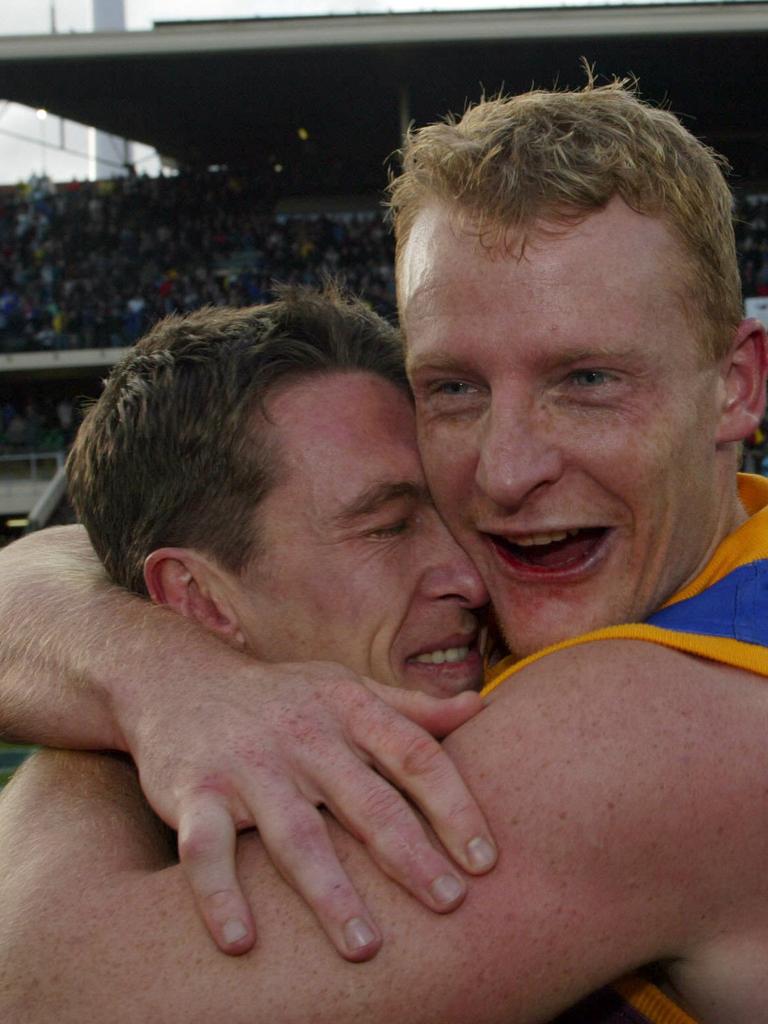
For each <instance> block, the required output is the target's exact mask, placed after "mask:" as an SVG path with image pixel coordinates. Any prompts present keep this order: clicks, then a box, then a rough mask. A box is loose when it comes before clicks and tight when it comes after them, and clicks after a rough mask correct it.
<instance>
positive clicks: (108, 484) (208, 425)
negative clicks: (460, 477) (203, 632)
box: [68, 286, 407, 594]
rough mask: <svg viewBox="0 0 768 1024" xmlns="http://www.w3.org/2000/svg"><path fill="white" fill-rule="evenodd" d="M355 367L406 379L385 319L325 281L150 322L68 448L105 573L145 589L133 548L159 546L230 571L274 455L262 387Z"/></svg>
mask: <svg viewBox="0 0 768 1024" xmlns="http://www.w3.org/2000/svg"><path fill="white" fill-rule="evenodd" d="M352 371H362V372H370V373H374V374H377V375H378V376H381V377H383V378H385V379H386V380H389V381H391V382H392V383H394V384H395V385H397V386H398V387H401V388H403V389H407V382H406V378H405V372H404V369H403V360H402V349H401V345H400V338H399V334H398V333H397V331H396V330H395V328H394V327H392V326H391V325H389V324H388V323H387V322H386V321H385V320H383V319H382V318H381V317H379V316H378V315H377V314H375V313H373V312H372V311H371V310H370V309H369V308H368V307H367V306H365V305H364V304H363V303H362V302H360V301H358V300H357V299H353V298H351V297H349V296H345V295H342V294H341V293H340V292H339V291H338V289H336V288H335V287H333V286H328V287H327V288H326V289H325V291H324V292H323V293H318V292H313V291H310V290H308V289H296V288H293V289H285V290H283V292H282V293H281V295H280V297H279V299H278V301H276V302H273V303H271V304H270V305H267V306H254V307H249V308H245V309H232V308H218V307H211V308H207V309H202V310H198V311H197V312H194V313H190V314H189V315H187V316H171V317H168V318H166V319H165V320H162V321H160V322H159V323H158V324H157V325H156V326H155V327H153V328H152V330H151V331H150V332H149V333H148V334H147V335H146V336H145V337H144V338H143V339H141V340H140V341H139V342H138V343H137V345H136V346H135V348H133V349H132V350H131V352H130V353H129V354H128V355H127V356H126V358H125V359H123V361H122V362H121V363H119V364H118V365H117V366H116V367H115V368H114V370H113V371H112V373H111V374H110V376H109V378H108V380H107V381H106V384H105V388H104V392H103V394H102V395H101V397H100V398H99V400H98V401H97V402H96V403H95V404H94V405H93V406H92V407H91V409H90V410H89V411H88V413H87V415H86V416H85V419H84V421H83V424H82V426H81V427H80V430H79V432H78V435H77V438H76V440H75V444H74V446H73V449H72V452H71V454H70V457H69V461H68V473H69V484H70V493H71V496H72V500H73V503H74V505H75V508H76V510H77V513H78V515H79V517H80V520H81V521H82V522H83V524H84V525H85V527H86V529H87V531H88V535H89V537H90V539H91V543H92V544H93V546H94V548H95V550H96V553H97V554H98V556H99V558H100V559H101V561H102V562H103V564H104V566H105V568H106V570H107V572H108V573H109V576H110V577H111V578H112V580H113V581H114V582H116V583H119V584H121V585H123V586H125V587H127V588H128V589H129V590H132V591H135V592H136V593H139V594H146V593H147V590H146V586H145V583H144V574H143V566H144V560H145V559H146V557H147V555H148V554H149V553H150V552H151V551H153V550H155V549H156V548H159V547H165V546H173V547H192V548H196V549H197V550H199V551H203V552H205V553H207V554H209V555H211V556H213V557H214V558H215V559H216V560H217V561H218V563H219V564H220V565H221V566H222V567H224V568H226V569H228V570H230V571H233V572H239V571H241V570H242V569H243V568H244V567H245V566H246V564H247V563H248V561H249V560H250V558H251V557H252V556H253V555H254V554H255V553H256V551H257V542H258V528H257V526H258V523H257V506H258V504H259V502H260V501H261V500H262V499H263V498H264V497H265V495H266V494H267V492H268V491H269V488H270V487H271V485H272V483H273V481H274V479H275V475H276V473H277V472H278V469H279V458H278V456H277V449H276V444H275V439H274V435H273V432H272V429H271V427H270V425H269V422H268V419H267V418H266V417H265V415H264V410H263V403H264V400H265V398H266V397H267V395H268V394H269V393H270V392H271V391H272V389H274V388H275V387H277V386H278V385H283V384H289V383H290V382H292V381H294V380H296V379H298V378H303V377H306V376H307V375H315V374H317V375H319V374H328V373H334V372H352Z"/></svg>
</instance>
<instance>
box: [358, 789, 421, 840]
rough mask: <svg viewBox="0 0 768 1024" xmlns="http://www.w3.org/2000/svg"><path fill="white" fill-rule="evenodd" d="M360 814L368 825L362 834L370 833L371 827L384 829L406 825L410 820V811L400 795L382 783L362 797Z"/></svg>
mask: <svg viewBox="0 0 768 1024" xmlns="http://www.w3.org/2000/svg"><path fill="white" fill-rule="evenodd" d="M360 814H361V816H362V817H363V819H364V821H365V822H367V823H368V827H367V828H364V830H363V832H364V834H370V831H371V828H375V829H377V830H378V829H385V828H391V827H393V826H397V827H399V828H400V829H402V828H404V827H406V826H407V825H408V823H409V821H410V820H411V813H410V811H409V810H408V807H407V805H406V803H405V801H404V800H403V798H402V797H401V796H400V794H399V793H398V792H397V791H396V790H394V789H392V788H391V787H390V786H388V785H386V784H384V785H382V786H376V787H375V788H374V789H371V790H370V791H369V792H368V793H367V794H366V795H365V796H364V798H363V800H362V803H361V805H360Z"/></svg>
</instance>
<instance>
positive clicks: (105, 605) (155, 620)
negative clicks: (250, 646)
mask: <svg viewBox="0 0 768 1024" xmlns="http://www.w3.org/2000/svg"><path fill="white" fill-rule="evenodd" d="M211 647H213V648H214V649H215V651H216V653H217V654H218V653H219V652H220V651H221V650H222V649H223V645H222V644H220V643H219V642H218V641H216V640H215V639H214V638H212V637H210V636H208V635H207V634H205V633H203V631H202V630H200V629H198V628H197V627H195V626H194V625H193V624H191V623H189V622H187V621H185V620H184V619H182V618H181V617H180V616H177V615H174V614H173V613H172V612H169V611H167V610H166V609H163V608H158V607H156V606H154V605H152V604H150V602H149V601H146V600H144V599H143V598H140V597H137V596H135V595H133V594H129V593H128V592H127V591H125V590H123V589H122V588H120V587H116V586H114V585H112V584H111V583H110V582H109V580H108V579H107V577H106V575H105V573H104V570H103V569H102V567H101V565H100V563H99V561H98V559H97V558H96V556H95V554H94V552H93V549H92V548H91V545H90V543H89V541H88V538H87V536H86V534H85V531H84V530H83V529H82V528H81V527H61V528H56V529H51V530H44V531H42V532H40V533H37V534H32V535H31V536H29V537H25V538H23V539H22V540H20V541H17V542H16V543H15V544H12V545H10V546H9V547H7V548H4V549H3V550H2V551H0V735H2V736H3V737H4V738H6V739H8V740H12V741H13V740H16V741H26V742H36V743H44V744H47V745H51V746H62V747H73V748H86V749H116V750H127V749H129V742H128V738H127V736H126V728H130V725H131V723H132V721H133V717H134V714H135V710H136V709H137V708H138V707H139V706H141V705H143V704H145V703H146V701H147V699H148V698H149V696H150V689H151V687H153V686H162V685H166V683H167V674H166V673H167V672H168V671H169V670H171V671H172V670H173V667H174V666H176V671H177V672H178V660H179V658H180V657H181V656H183V657H184V658H185V659H186V660H187V662H188V663H191V662H193V661H194V659H195V656H196V652H197V651H199V652H200V653H201V655H202V652H204V651H208V650H209V649H210V648H211ZM232 655H233V656H234V655H235V652H232Z"/></svg>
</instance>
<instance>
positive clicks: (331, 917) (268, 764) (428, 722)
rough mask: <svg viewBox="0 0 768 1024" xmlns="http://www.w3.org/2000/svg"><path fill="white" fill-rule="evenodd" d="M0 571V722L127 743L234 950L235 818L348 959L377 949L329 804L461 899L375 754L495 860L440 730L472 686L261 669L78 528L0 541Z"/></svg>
mask: <svg viewBox="0 0 768 1024" xmlns="http://www.w3.org/2000/svg"><path fill="white" fill-rule="evenodd" d="M0 581H2V585H1V586H0V657H1V659H2V660H1V661H0V680H1V682H2V685H1V686H0V734H2V735H5V736H7V737H8V738H13V739H23V740H31V741H35V742H42V743H47V744H49V745H55V746H60V747H72V748H86V749H105V748H106V749H113V750H120V751H127V752H129V753H130V754H131V755H132V757H133V758H134V760H135V762H136V764H137V765H138V767H139V772H140V777H141V783H142V787H143V789H144V792H145V793H146V795H147V798H148V800H149V801H150V803H151V804H152V806H153V808H154V809H155V811H156V812H157V813H158V814H159V815H160V816H161V817H162V819H163V820H164V821H165V822H166V823H167V824H168V825H170V826H171V827H172V828H174V829H175V830H177V831H178V833H179V841H180V853H181V859H182V863H183V864H184V865H185V868H186V870H187V872H188V875H189V878H190V881H191V884H192V887H193V890H194V892H195V895H196V898H197V901H198V904H199V907H200V911H201V913H202V916H203V918H204V920H205V922H206V924H207V926H208V927H209V929H210V930H211V933H212V934H213V935H214V937H215V938H216V940H217V942H218V943H219V945H220V946H221V948H222V949H223V950H225V951H226V952H230V953H242V952H243V951H244V950H246V949H248V948H249V947H250V946H251V944H252V943H253V940H254V926H253V921H252V917H251V914H250V910H249V907H248V904H247V902H246V901H245V899H244V897H243V895H242V892H241V890H240V887H239V884H238V881H237V877H236V874H235V865H234V850H235V832H236V829H239V828H245V827H248V826H251V825H258V826H259V827H260V828H261V832H262V836H263V837H264V841H265V844H266V846H267V848H268V849H269V850H270V852H271V855H272V856H273V858H274V859H275V862H276V863H277V864H278V866H279V868H280V870H281V872H282V873H283V875H284V876H285V877H286V878H288V879H290V880H291V882H292V884H294V885H295V886H296V888H297V889H298V890H299V891H300V892H301V893H302V895H303V896H304V898H305V899H307V900H308V902H309V903H310V905H311V906H312V908H313V909H314V911H315V913H316V914H317V915H318V917H319V919H320V920H321V922H322V923H323V926H324V927H325V929H326V932H327V934H328V936H329V937H330V939H331V941H332V942H333V943H334V945H335V946H336V947H337V949H338V950H339V951H340V952H341V953H342V954H343V955H344V956H348V957H350V958H352V959H364V958H366V957H369V956H372V955H373V954H374V953H375V952H376V951H377V949H378V948H379V945H380V941H381V935H380V932H379V929H378V927H377V925H376V923H375V921H374V919H373V918H372V916H371V915H370V913H369V912H368V910H367V908H366V906H365V904H364V902H363V901H362V900H361V898H360V896H359V894H358V893H357V892H356V891H355V889H354V887H353V886H352V884H351V883H350V881H349V879H348V877H347V875H346V873H345V871H344V869H343V867H342V866H341V865H340V864H339V862H338V859H337V857H336V855H335V852H334V850H333V847H332V845H331V843H330V840H329V838H328V834H327V830H326V827H325V825H324V823H323V820H322V818H321V815H320V813H319V811H318V806H319V805H320V804H324V805H325V806H327V807H329V808H331V809H332V810H333V812H334V813H335V814H336V815H337V816H338V817H339V819H340V820H342V821H344V822H345V823H346V824H347V825H348V827H350V828H351V829H353V830H354V832H355V834H357V835H359V836H361V837H362V838H364V839H365V841H366V842H367V843H368V845H369V847H370V849H371V851H372V853H373V855H374V856H375V858H376V859H377V861H378V863H379V864H380V866H381V867H382V868H383V869H384V870H385V871H386V872H387V873H388V874H389V875H390V876H391V877H393V878H395V879H397V880H398V881H399V882H401V884H403V885H404V886H405V887H406V888H407V889H409V890H410V891H411V892H412V893H413V894H414V895H416V896H417V897H418V898H419V899H421V900H422V901H423V902H424V903H425V904H426V905H427V906H429V907H430V908H431V909H432V910H435V911H438V912H445V911H449V910H452V909H454V908H455V907H456V906H458V904H459V903H460V902H461V899H462V898H463V896H464V894H465V892H466V886H465V883H464V881H463V878H462V877H461V875H460V873H459V872H457V871H456V870H455V868H454V867H453V866H452V864H451V862H450V861H449V860H448V858H447V857H445V856H444V854H443V853H442V852H441V851H438V850H436V849H435V848H434V847H433V845H432V844H431V843H430V842H429V841H428V839H427V838H426V835H425V834H424V831H423V829H422V827H421V825H420V823H419V822H418V820H417V819H416V817H415V816H414V814H413V812H412V810H411V808H410V806H409V805H408V804H407V803H406V801H405V800H404V799H403V798H402V796H401V795H400V794H399V792H398V791H397V790H396V789H394V788H393V787H392V786H390V785H389V783H388V782H386V781H385V780H384V779H383V778H382V776H381V775H380V774H378V773H377V772H376V771H374V770H373V769H372V766H373V765H374V764H375V765H377V766H379V767H381V769H382V771H384V772H385V773H386V774H387V776H388V777H389V778H390V779H392V780H393V782H394V783H395V784H396V785H398V786H400V787H401V788H402V789H404V790H405V791H406V792H407V793H409V794H410V796H411V797H412V798H413V799H414V800H415V801H416V802H417V803H418V804H419V805H420V806H421V808H422V809H423V810H424V812H425V814H426V815H427V817H428V819H429V820H430V821H431V823H432V824H433V826H434V827H435V829H436V831H437V832H438V834H439V835H440V837H441V839H442V840H443V842H444V843H445V845H446V848H447V849H448V851H449V852H450V853H451V854H452V855H453V857H454V858H455V860H456V861H457V862H458V863H459V864H460V865H462V866H463V867H464V868H466V869H467V870H469V871H473V872H481V871H485V870H488V869H489V868H490V867H491V866H492V863H493V859H492V857H493V847H492V845H491V843H490V841H489V833H488V829H487V825H486V823H485V820H484V818H483V815H482V812H481V811H480V809H479V807H478V805H477V804H476V802H475V801H474V799H473V797H472V796H471V794H470V792H469V790H468V789H467V786H466V784H465V783H464V781H463V779H462V778H461V776H460V775H459V773H458V771H457V770H456V768H455V767H454V765H453V764H452V762H451V761H450V758H449V757H448V756H447V754H445V753H444V752H443V751H442V748H441V747H440V746H439V744H438V743H437V741H436V740H435V739H433V737H432V736H431V735H430V733H435V734H436V735H443V734H444V733H445V732H448V731H450V730H451V729H452V728H454V727H455V726H456V725H457V724H459V723H460V722H463V721H465V720H466V718H467V717H468V716H469V715H471V714H474V713H475V712H476V711H477V710H478V709H479V707H480V706H481V702H480V699H479V697H478V696H477V694H467V695H464V696H462V697H460V698H455V699H453V700H450V701H441V700H437V699H435V698H429V697H426V696H425V695H422V694H409V693H405V692H403V691H398V690H394V689H392V688H390V687H383V686H379V685H378V684H376V683H374V682H373V681H372V680H364V681H361V680H360V678H359V677H358V676H356V675H354V674H352V673H350V672H348V671H346V670H345V669H343V668H341V667H340V666H338V665H330V664H320V663H317V664H314V665H312V666H310V665H301V666H299V665H283V666H270V665H262V664H260V663H258V662H257V661H254V660H253V659H252V658H250V657H248V656H246V655H245V654H244V653H242V652H241V651H238V650H235V649H234V648H233V647H230V646H227V645H226V644H224V643H222V642H221V641H220V640H218V639H217V638H216V637H214V636H213V635H212V634H209V633H207V632H206V631H204V630H202V629H200V628H199V627H198V626H196V625H195V624H193V623H191V622H189V621H188V620H186V619H184V618H182V617H181V616H179V615H177V614H175V613H173V612H171V611H169V610H167V609H165V608H161V607H158V606H156V605H153V604H151V603H150V602H149V601H146V600H144V599H142V598H140V597H137V596H135V595H132V594H129V593H128V592H126V591H124V590H123V589H121V588H119V587H115V586H113V585H111V584H110V583H109V581H108V580H107V579H106V577H105V575H104V572H103V570H102V568H101V566H100V564H99V562H98V561H97V559H96V557H95V555H94V553H93V551H92V549H91V547H90V544H89V542H88V539H87V537H86V535H85V531H84V530H83V529H82V528H81V527H63V528H59V529H56V530H48V531H43V532H42V533H39V534H34V535H32V536H31V537H28V538H25V539H24V540H22V541H18V542H17V543H16V544H14V545H11V546H10V547H8V548H5V549H3V550H2V551H0ZM425 730H426V731H425ZM361 762H362V764H361ZM478 839H481V840H482V841H483V842H484V843H485V848H486V849H488V850H489V851H490V853H491V859H490V860H486V861H485V862H484V863H482V862H480V861H479V860H476V859H473V853H474V852H476V848H477V840H478ZM473 840H475V842H474V843H473V842H472V841H473ZM445 879H449V880H450V881H449V884H448V886H447V888H446V886H445V884H444V881H442V882H441V880H445ZM436 883H438V884H437V885H436Z"/></svg>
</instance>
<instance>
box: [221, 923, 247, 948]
mask: <svg viewBox="0 0 768 1024" xmlns="http://www.w3.org/2000/svg"><path fill="white" fill-rule="evenodd" d="M221 934H222V935H223V936H224V941H225V942H226V943H227V945H228V946H231V945H232V943H233V942H239V941H240V939H244V938H245V936H246V935H247V934H248V929H247V928H246V927H245V925H244V924H243V922H242V921H238V920H237V919H236V918H230V920H229V921H226V922H225V924H224V927H223V928H222V929H221Z"/></svg>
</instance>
